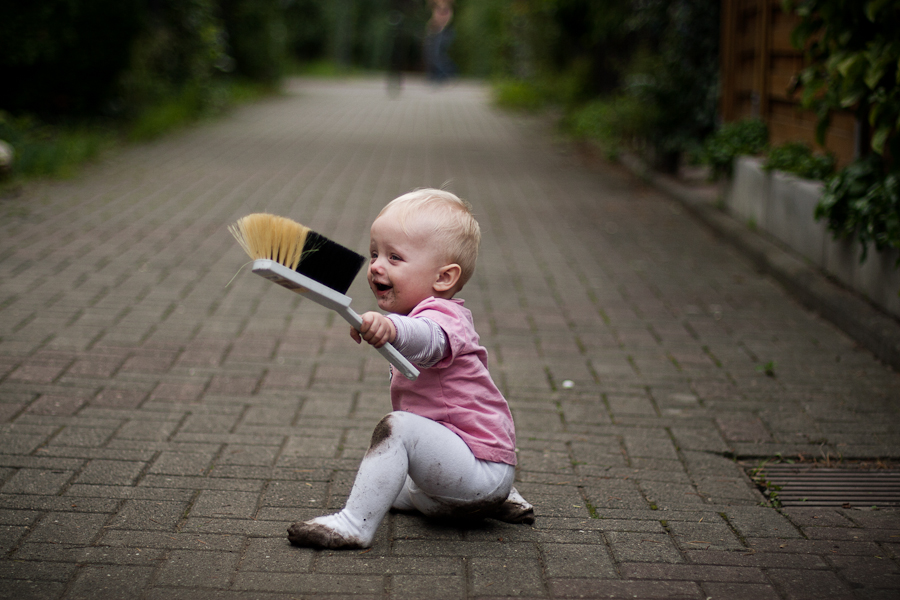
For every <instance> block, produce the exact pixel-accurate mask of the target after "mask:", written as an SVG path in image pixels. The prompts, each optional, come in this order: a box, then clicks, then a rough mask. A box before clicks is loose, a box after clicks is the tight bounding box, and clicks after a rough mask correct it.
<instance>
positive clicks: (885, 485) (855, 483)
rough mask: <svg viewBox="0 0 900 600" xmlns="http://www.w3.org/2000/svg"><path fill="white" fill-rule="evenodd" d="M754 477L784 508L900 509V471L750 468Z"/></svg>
mask: <svg viewBox="0 0 900 600" xmlns="http://www.w3.org/2000/svg"><path fill="white" fill-rule="evenodd" d="M750 476H751V478H752V479H753V481H754V482H755V483H756V484H757V485H758V486H759V487H760V489H762V491H763V493H765V494H766V496H767V497H768V498H769V499H770V500H772V501H777V502H779V503H780V504H781V506H809V507H826V506H831V507H842V508H871V507H878V508H888V507H900V470H889V469H873V470H861V469H848V468H837V469H834V468H821V467H816V466H813V465H797V464H769V465H765V466H764V467H762V468H754V469H750Z"/></svg>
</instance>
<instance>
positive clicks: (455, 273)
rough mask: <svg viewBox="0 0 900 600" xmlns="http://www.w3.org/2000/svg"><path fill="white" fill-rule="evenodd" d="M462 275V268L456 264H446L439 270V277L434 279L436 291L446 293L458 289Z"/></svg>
mask: <svg viewBox="0 0 900 600" xmlns="http://www.w3.org/2000/svg"><path fill="white" fill-rule="evenodd" d="M461 275H462V268H461V267H460V266H459V265H458V264H456V263H453V264H450V265H445V266H443V267H441V269H440V271H438V276H437V279H435V281H434V291H435V292H438V293H446V292H448V291H451V290H454V289H456V284H458V283H459V278H460V276H461Z"/></svg>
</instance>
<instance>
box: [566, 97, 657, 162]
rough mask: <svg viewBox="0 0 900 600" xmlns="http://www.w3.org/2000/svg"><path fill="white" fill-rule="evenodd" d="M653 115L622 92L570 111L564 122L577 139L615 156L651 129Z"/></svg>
mask: <svg viewBox="0 0 900 600" xmlns="http://www.w3.org/2000/svg"><path fill="white" fill-rule="evenodd" d="M654 120H655V115H653V114H652V113H651V112H650V111H648V110H647V109H646V107H644V106H643V105H641V104H640V103H639V102H637V101H636V100H635V99H634V98H632V97H629V96H624V95H619V96H613V97H609V98H604V99H598V100H594V101H593V102H589V103H587V104H585V105H584V106H582V107H581V108H579V109H577V110H575V111H573V112H571V113H570V114H569V115H568V116H567V117H566V119H565V120H564V122H563V126H564V127H565V129H566V130H567V131H568V132H569V133H571V134H572V135H573V136H575V137H576V138H579V139H585V140H590V141H592V142H593V143H595V144H597V145H598V146H600V148H601V149H602V150H603V152H604V153H605V154H606V156H607V158H609V159H615V158H617V157H618V156H619V154H620V153H621V151H622V150H623V149H624V148H626V147H627V146H629V144H631V143H632V141H633V140H634V139H635V138H644V137H646V136H647V132H648V131H649V130H650V129H651V128H652V126H653V122H654Z"/></svg>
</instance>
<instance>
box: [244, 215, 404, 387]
mask: <svg viewBox="0 0 900 600" xmlns="http://www.w3.org/2000/svg"><path fill="white" fill-rule="evenodd" d="M228 231H230V232H231V235H233V236H234V238H235V239H236V240H237V241H238V243H239V244H240V245H241V247H242V248H243V249H244V251H245V252H246V253H247V254H248V255H249V256H250V258H252V259H253V266H252V267H251V270H252V271H253V272H254V273H256V274H257V275H260V276H261V277H265V278H266V279H268V280H269V281H272V282H274V283H277V284H278V285H280V286H282V287H285V288H287V289H289V290H291V291H293V292H297V293H298V294H300V295H302V296H304V297H306V298H309V299H310V300H312V301H313V302H315V303H317V304H321V305H322V306H324V307H326V308H330V309H331V310H333V311H335V312H336V313H338V314H339V315H340V316H341V317H343V318H344V320H345V321H347V322H348V323H350V325H351V326H352V327H353V328H354V329H356V330H357V331H358V330H359V328H360V326H361V325H362V318H360V316H359V315H358V314H356V312H355V311H354V310H353V309H352V308H350V302H351V298H350V297H348V296H346V295H345V294H346V292H347V290H348V289H349V288H350V284H351V283H353V279H354V278H355V277H356V274H357V273H359V270H360V268H362V265H363V264H364V263H365V262H366V258H365V257H364V256H362V255H360V254H357V253H356V252H354V251H353V250H350V249H349V248H345V247H344V246H341V245H340V244H338V243H336V242H333V241H331V240H329V239H328V238H327V237H325V236H323V235H321V234H319V233H316V232H315V231H312V230H311V229H310V228H309V227H306V226H304V225H301V224H300V223H297V222H296V221H292V220H291V219H288V218H286V217H279V216H276V215H270V214H267V213H253V214H250V215H247V216H246V217H242V218H240V219H238V220H237V222H236V223H234V224H232V225H229V226H228ZM378 351H379V352H380V353H381V354H382V356H384V357H385V358H386V359H387V360H388V361H389V362H390V363H391V364H392V365H394V366H395V367H397V369H399V370H400V372H401V373H403V376H404V377H406V378H407V379H410V380H415V379H416V378H417V377H418V376H419V371H418V370H417V369H416V368H415V367H414V366H413V365H412V364H411V363H410V362H409V361H408V360H406V358H405V357H404V356H403V355H402V354H400V353H399V352H398V351H397V349H396V348H394V347H393V346H392V345H391V344H385V345H384V346H382V347H381V348H378Z"/></svg>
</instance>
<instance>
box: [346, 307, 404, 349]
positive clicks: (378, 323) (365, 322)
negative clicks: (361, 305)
mask: <svg viewBox="0 0 900 600" xmlns="http://www.w3.org/2000/svg"><path fill="white" fill-rule="evenodd" d="M361 317H362V325H360V327H359V331H357V330H356V329H353V328H352V327H351V328H350V337H352V338H353V339H354V340H355V341H356V343H357V344H359V343H360V342H361V341H362V340H366V341H367V342H368V343H370V344H372V345H373V346H375V347H376V348H381V347H382V346H384V345H385V344H389V343H391V342H393V341H394V339H396V337H397V330H396V329H394V324H393V323H392V322H391V320H390V319H388V318H387V317H386V316H384V315H383V314H381V313H378V312H374V311H372V312H367V313H363V314H362V315H361Z"/></svg>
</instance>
